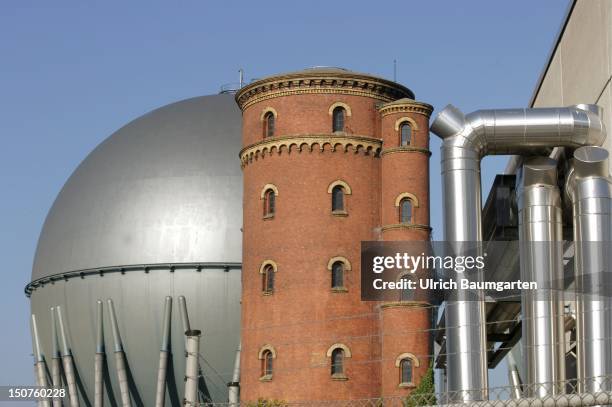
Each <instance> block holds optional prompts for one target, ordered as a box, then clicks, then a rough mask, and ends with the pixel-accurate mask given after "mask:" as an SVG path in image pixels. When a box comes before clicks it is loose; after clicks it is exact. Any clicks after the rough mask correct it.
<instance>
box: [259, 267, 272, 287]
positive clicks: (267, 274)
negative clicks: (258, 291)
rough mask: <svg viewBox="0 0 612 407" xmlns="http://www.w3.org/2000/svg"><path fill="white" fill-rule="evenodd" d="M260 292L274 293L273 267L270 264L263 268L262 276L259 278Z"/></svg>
mask: <svg viewBox="0 0 612 407" xmlns="http://www.w3.org/2000/svg"><path fill="white" fill-rule="evenodd" d="M261 282H262V290H263V292H264V293H272V292H274V267H272V265H271V264H268V265H266V267H264V271H263V274H262V276H261Z"/></svg>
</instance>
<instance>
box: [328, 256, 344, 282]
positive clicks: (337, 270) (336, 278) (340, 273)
mask: <svg viewBox="0 0 612 407" xmlns="http://www.w3.org/2000/svg"><path fill="white" fill-rule="evenodd" d="M331 280H332V281H331V283H332V288H342V287H344V263H342V262H341V261H337V262H335V263H334V264H333V265H332V275H331Z"/></svg>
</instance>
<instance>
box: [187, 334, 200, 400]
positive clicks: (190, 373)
mask: <svg viewBox="0 0 612 407" xmlns="http://www.w3.org/2000/svg"><path fill="white" fill-rule="evenodd" d="M200 334H201V332H200V331H198V330H189V331H186V332H185V337H186V347H187V350H186V352H185V356H186V358H187V361H186V363H185V397H184V398H183V405H184V406H197V405H198V379H199V377H198V373H199V365H198V359H199V355H200Z"/></svg>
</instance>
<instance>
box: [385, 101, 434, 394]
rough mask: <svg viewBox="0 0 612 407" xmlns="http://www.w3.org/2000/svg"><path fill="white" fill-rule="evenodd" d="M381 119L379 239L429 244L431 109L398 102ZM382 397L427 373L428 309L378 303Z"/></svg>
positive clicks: (417, 304)
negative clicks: (426, 242)
mask: <svg viewBox="0 0 612 407" xmlns="http://www.w3.org/2000/svg"><path fill="white" fill-rule="evenodd" d="M378 112H379V114H380V116H381V133H380V135H381V138H382V140H383V150H382V152H381V160H380V161H381V183H382V190H381V193H382V195H381V196H382V201H381V220H382V223H381V224H382V228H381V229H382V240H387V241H393V240H399V241H406V240H429V238H430V233H431V229H430V227H429V156H430V155H431V153H430V151H429V116H430V115H431V112H432V107H431V106H430V105H428V104H425V103H420V102H416V101H414V100H412V99H400V100H396V101H393V102H389V103H385V104H384V105H382V106H380V107H379V108H378ZM380 310H381V333H382V335H381V349H382V350H381V354H382V362H381V375H382V389H381V396H382V397H390V396H402V395H406V394H408V393H409V391H410V390H411V389H413V388H414V387H415V386H416V384H417V383H419V382H420V378H421V376H422V375H423V374H424V373H425V372H426V371H427V368H428V367H429V364H430V360H429V359H428V358H427V357H426V355H430V354H431V353H432V349H431V340H430V336H429V335H427V332H423V331H422V330H425V329H428V328H430V324H431V312H432V308H431V307H429V304H427V303H423V302H412V301H399V298H398V302H392V303H386V304H382V305H381V307H380Z"/></svg>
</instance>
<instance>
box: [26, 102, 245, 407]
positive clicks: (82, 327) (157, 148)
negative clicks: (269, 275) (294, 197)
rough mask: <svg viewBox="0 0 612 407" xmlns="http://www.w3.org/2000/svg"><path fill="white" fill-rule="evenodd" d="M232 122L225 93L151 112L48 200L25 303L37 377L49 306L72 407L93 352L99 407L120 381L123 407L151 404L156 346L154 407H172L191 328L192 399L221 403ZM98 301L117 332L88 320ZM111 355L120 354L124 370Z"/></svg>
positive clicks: (236, 188) (227, 319) (231, 224)
mask: <svg viewBox="0 0 612 407" xmlns="http://www.w3.org/2000/svg"><path fill="white" fill-rule="evenodd" d="M241 122H242V118H241V114H240V111H239V109H238V107H237V106H236V103H235V101H234V97H233V95H230V94H226V95H216V96H203V97H197V98H193V99H188V100H184V101H181V102H177V103H173V104H170V105H168V106H164V107H162V108H160V109H157V110H154V111H152V112H150V113H148V114H146V115H144V116H142V117H140V118H138V119H136V120H134V121H133V122H131V123H129V124H128V125H126V126H125V127H123V128H121V129H120V130H118V131H117V132H115V133H114V134H113V135H112V136H110V137H109V138H108V139H106V140H105V141H104V142H103V143H102V144H100V145H99V146H98V147H97V148H96V149H95V150H94V151H93V152H92V153H91V154H90V155H89V156H88V157H87V158H86V159H85V160H84V161H83V162H82V163H81V165H80V166H79V167H78V168H77V169H76V171H75V172H74V173H73V174H72V176H71V177H70V179H69V180H68V181H67V182H66V184H65V186H64V188H63V189H62V191H61V192H60V194H59V196H58V197H57V199H56V200H55V203H54V204H53V207H52V208H51V210H50V212H49V214H48V216H47V219H46V221H45V224H44V227H43V230H42V233H41V235H40V238H39V242H38V248H37V251H36V255H35V260H34V267H33V271H32V282H31V283H30V284H28V286H27V287H26V294H28V295H30V300H31V311H32V315H33V317H35V319H36V320H37V321H38V322H37V329H36V332H37V349H38V350H39V351H40V352H41V354H42V355H43V356H42V358H43V360H45V361H46V363H47V365H48V366H49V365H50V364H51V363H54V361H55V360H56V359H55V357H56V355H57V354H58V352H59V350H58V349H57V343H58V341H57V340H56V338H57V335H56V328H57V321H55V320H54V316H53V315H55V314H53V312H56V311H57V313H58V315H59V309H60V307H61V310H62V313H63V314H62V315H63V317H62V318H63V320H62V321H63V322H62V323H63V324H64V325H63V326H64V328H65V329H64V328H62V329H60V331H59V332H61V335H63V339H62V341H61V342H62V343H65V344H66V345H65V347H63V349H62V351H61V352H62V357H64V355H65V354H66V352H68V353H69V354H70V355H71V357H72V358H73V370H74V372H75V376H76V380H77V389H76V392H77V393H78V398H79V400H80V401H81V403H82V404H81V405H92V404H93V403H92V400H93V398H94V393H95V391H94V389H95V385H94V382H95V379H96V372H97V370H96V368H95V366H94V353H96V355H98V353H97V352H98V351H99V349H103V352H106V362H105V363H106V365H105V366H106V367H105V369H107V373H104V379H103V380H104V388H105V391H104V398H105V403H106V404H107V405H118V403H119V401H120V400H121V397H122V394H123V393H122V392H121V385H120V379H119V376H118V375H119V372H120V371H121V372H126V374H127V379H126V380H127V382H128V384H129V397H130V398H131V400H132V403H133V404H132V405H137V406H143V405H146V406H150V405H154V402H155V397H156V388H157V378H158V376H157V375H158V363H159V362H158V359H159V354H160V344H163V343H166V344H167V345H166V346H167V349H168V351H169V352H170V355H173V356H170V359H169V362H168V366H167V374H166V375H165V377H166V384H167V392H166V395H165V399H166V405H171V406H181V405H182V401H181V400H182V398H181V397H182V395H183V391H184V383H185V382H184V380H183V378H184V375H185V357H184V355H185V331H186V330H189V329H191V328H190V327H193V329H199V330H202V331H203V338H202V345H201V347H200V352H199V353H200V357H201V358H202V359H203V363H201V364H200V369H201V370H200V376H201V378H200V380H199V382H198V390H199V392H200V393H201V394H202V395H203V396H202V397H203V399H204V400H212V401H226V400H227V394H228V393H227V387H226V384H227V383H228V382H229V381H231V379H232V371H233V363H234V358H235V354H236V347H237V346H238V343H239V340H240V294H241V284H240V276H241V272H240V267H241V264H240V262H241V251H242V235H241V231H240V228H241V226H242V173H241V169H240V160H239V158H238V152H239V151H240V146H241ZM109 300H110V301H112V302H113V304H114V310H116V320H113V319H111V317H110V315H109V312H110V311H109V310H110V308H105V309H104V310H102V308H98V302H97V301H102V302H106V303H108V301H109ZM181 300H183V301H184V302H183V304H185V306H184V307H180V306H178V305H177V301H178V303H180V301H181ZM168 301H174V304H175V305H174V311H172V313H168V318H169V319H168V321H169V325H168V326H169V327H170V328H169V329H168V330H166V329H165V328H163V326H166V325H165V322H162V321H165V319H163V318H166V316H165V315H166V312H165V308H164V307H165V305H164V304H166V303H167V302H168ZM109 307H110V306H109ZM53 309H55V310H56V311H51V310H53ZM113 312H115V311H113ZM179 314H180V317H179ZM114 321H116V322H114ZM187 321H190V322H189V323H187ZM98 324H99V325H98ZM189 324H190V325H189ZM188 325H189V326H188ZM113 327H116V328H113ZM114 330H117V331H118V332H117V335H115V332H114ZM58 335H59V334H58ZM64 339H65V342H64ZM118 340H119V341H121V343H120V344H118V342H117V341H118ZM113 346H114V349H115V350H116V349H117V348H118V347H119V348H121V349H123V354H124V364H125V368H124V367H120V366H119V365H118V362H117V360H116V358H114V357H113V354H112V353H111V349H113ZM162 346H163V345H162ZM104 349H106V350H105V351H104ZM116 355H117V353H116V352H115V356H116ZM98 372H99V371H98ZM66 380H67V379H66ZM124 383H125V382H124Z"/></svg>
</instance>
